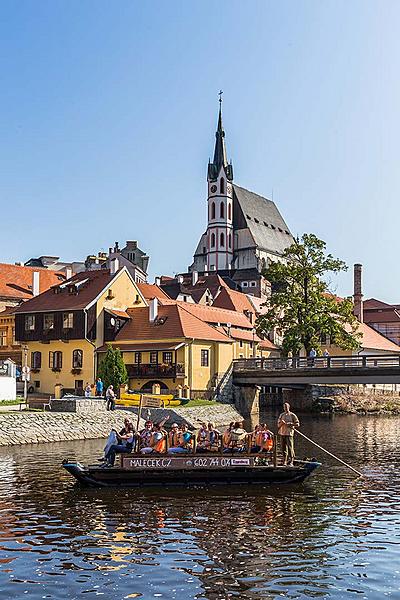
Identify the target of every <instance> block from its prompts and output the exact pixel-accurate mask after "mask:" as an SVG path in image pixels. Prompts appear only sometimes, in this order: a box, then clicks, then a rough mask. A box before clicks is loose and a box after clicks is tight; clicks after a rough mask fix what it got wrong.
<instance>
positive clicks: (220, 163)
mask: <svg viewBox="0 0 400 600" xmlns="http://www.w3.org/2000/svg"><path fill="white" fill-rule="evenodd" d="M215 138H216V139H215V148H214V160H213V162H212V163H209V164H208V179H209V180H210V181H213V180H215V179H217V177H218V175H219V172H220V170H221V167H223V168H224V171H225V173H226V177H227V179H229V180H230V181H231V180H232V179H233V168H232V164H228V161H227V158H226V147H225V131H224V127H223V125H222V91H220V93H219V114H218V127H217V131H216V133H215Z"/></svg>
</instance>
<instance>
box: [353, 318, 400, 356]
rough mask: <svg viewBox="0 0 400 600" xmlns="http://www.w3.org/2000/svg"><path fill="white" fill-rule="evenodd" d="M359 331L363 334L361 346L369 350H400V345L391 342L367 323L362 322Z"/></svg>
mask: <svg viewBox="0 0 400 600" xmlns="http://www.w3.org/2000/svg"><path fill="white" fill-rule="evenodd" d="M358 330H359V332H360V333H361V334H362V339H361V342H360V343H361V346H362V348H368V349H369V350H384V351H386V352H396V353H398V352H400V346H398V345H397V344H395V343H394V342H391V341H390V340H388V338H386V337H385V336H384V335H381V334H380V333H378V332H377V331H375V329H372V327H370V326H369V325H367V324H366V323H360V325H359V328H358Z"/></svg>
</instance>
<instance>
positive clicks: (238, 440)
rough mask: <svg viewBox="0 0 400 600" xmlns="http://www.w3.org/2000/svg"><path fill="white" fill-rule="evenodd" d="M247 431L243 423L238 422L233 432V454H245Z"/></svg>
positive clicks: (231, 447)
mask: <svg viewBox="0 0 400 600" xmlns="http://www.w3.org/2000/svg"><path fill="white" fill-rule="evenodd" d="M247 435H248V434H247V431H246V430H245V429H243V427H242V423H241V422H240V421H236V422H235V423H234V425H233V429H232V431H231V443H230V450H231V451H232V452H244V451H245V450H246V439H247Z"/></svg>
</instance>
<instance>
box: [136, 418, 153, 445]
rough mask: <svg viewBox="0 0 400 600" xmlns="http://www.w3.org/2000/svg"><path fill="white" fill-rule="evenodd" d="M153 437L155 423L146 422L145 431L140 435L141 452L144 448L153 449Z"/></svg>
mask: <svg viewBox="0 0 400 600" xmlns="http://www.w3.org/2000/svg"><path fill="white" fill-rule="evenodd" d="M152 435H153V421H146V422H145V424H144V429H142V430H141V431H140V433H139V450H140V451H142V448H151V443H150V442H151V438H152Z"/></svg>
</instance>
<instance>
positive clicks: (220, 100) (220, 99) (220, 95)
mask: <svg viewBox="0 0 400 600" xmlns="http://www.w3.org/2000/svg"><path fill="white" fill-rule="evenodd" d="M223 93H224V92H223V91H222V90H219V94H218V96H219V100H218V102H219V105H220V106H221V104H222V94H223Z"/></svg>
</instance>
